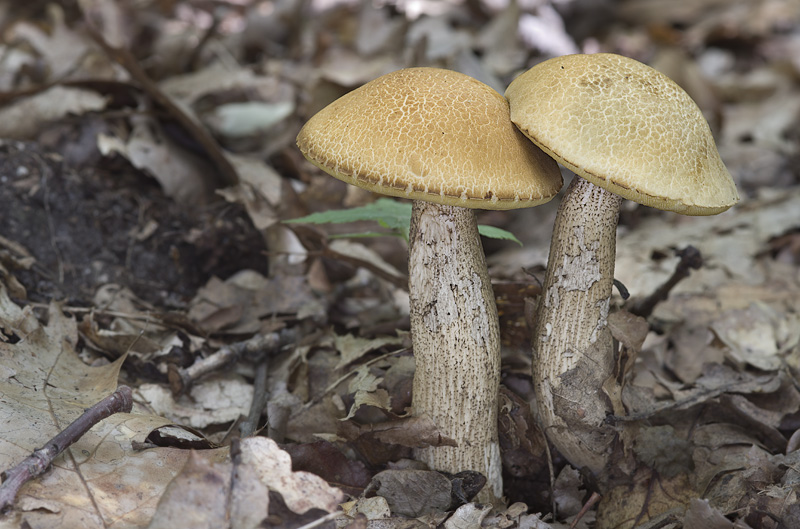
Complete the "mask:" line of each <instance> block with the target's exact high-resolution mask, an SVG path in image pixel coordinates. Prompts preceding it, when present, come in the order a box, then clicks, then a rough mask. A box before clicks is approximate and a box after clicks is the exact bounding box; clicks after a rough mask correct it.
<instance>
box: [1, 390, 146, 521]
mask: <svg viewBox="0 0 800 529" xmlns="http://www.w3.org/2000/svg"><path fill="white" fill-rule="evenodd" d="M132 406H133V392H132V391H131V388H129V387H128V386H120V387H119V388H118V389H117V391H115V392H114V393H112V394H111V395H109V396H108V397H106V398H104V399H103V400H101V401H100V402H98V403H97V404H95V405H94V406H92V407H91V408H89V409H88V410H86V411H85V412H84V413H83V414H82V415H81V416H80V417H78V418H77V419H75V420H74V421H72V422H71V423H70V425H69V426H67V427H66V428H64V430H62V431H61V432H60V433H59V434H57V435H56V436H55V437H53V438H52V439H50V440H49V441H48V442H47V444H45V445H44V446H43V447H42V448H39V449H38V450H34V452H33V454H31V455H29V456H28V457H26V458H25V459H24V460H23V461H22V462H21V463H20V464H18V465H17V466H15V467H14V468H10V469H8V470H6V471H5V472H3V474H2V477H3V484H2V485H0V512H2V511H5V510H6V509H8V508H9V507H11V506H12V505H13V504H14V499H15V498H16V497H17V492H19V489H20V488H22V486H23V485H24V484H25V483H27V482H28V481H30V480H31V479H33V478H35V477H37V476H40V475H41V474H43V473H44V472H45V470H47V468H48V467H49V466H50V465H51V464H52V463H53V460H54V459H55V458H56V457H58V455H59V454H60V453H61V452H63V451H64V450H65V449H66V448H67V447H69V446H70V445H72V444H73V443H74V442H75V441H77V440H78V439H80V438H81V437H83V434H85V433H86V432H88V431H89V430H90V429H91V428H92V427H93V426H94V425H96V424H97V423H99V422H100V421H102V420H103V419H106V418H108V417H110V416H112V415H114V414H115V413H129V412H130V411H131V407H132Z"/></svg>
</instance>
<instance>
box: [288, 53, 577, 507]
mask: <svg viewBox="0 0 800 529" xmlns="http://www.w3.org/2000/svg"><path fill="white" fill-rule="evenodd" d="M297 145H298V146H299V147H300V150H301V151H302V152H303V155H304V156H305V157H306V158H307V159H308V160H309V161H310V162H311V163H313V164H314V165H316V166H317V167H319V168H320V169H322V170H323V171H325V172H327V173H329V174H331V175H332V176H334V177H336V178H338V179H340V180H343V181H345V182H347V183H349V184H353V185H356V186H358V187H361V188H364V189H368V190H370V191H374V192H376V193H381V194H384V195H391V196H395V197H403V198H409V199H412V200H413V207H412V218H411V229H410V232H409V258H408V259H409V265H408V268H409V294H410V313H411V314H410V315H411V336H412V343H413V347H414V357H415V362H416V371H415V375H414V385H413V398H412V406H413V413H414V415H428V416H429V417H430V418H431V419H432V420H433V421H434V423H435V424H436V426H437V427H438V429H439V432H440V433H441V434H442V435H444V436H446V437H449V438H452V439H454V440H455V441H456V443H457V446H456V447H448V446H442V447H426V448H419V449H417V450H416V451H415V456H416V457H417V458H418V459H420V460H422V461H424V462H426V463H427V464H428V465H429V466H430V467H431V468H432V469H435V470H443V471H446V472H451V473H456V472H460V471H464V470H474V471H478V472H481V473H482V474H484V475H485V476H486V478H487V485H488V487H487V488H485V489H484V492H482V493H481V495H479V500H482V501H488V500H491V499H492V497H495V498H499V497H500V495H501V494H502V477H501V462H500V452H499V447H498V440H497V406H498V388H499V381H500V339H499V325H498V318H497V308H496V306H495V301H494V295H493V292H492V286H491V283H490V281H489V275H488V271H487V269H486V261H485V258H484V255H483V250H482V247H481V241H480V237H479V235H478V231H477V221H476V217H475V212H474V209H472V208H480V209H496V210H499V209H512V208H522V207H528V206H534V205H537V204H541V203H544V202H547V201H548V200H550V199H551V198H552V197H553V196H555V194H556V193H557V192H558V190H559V188H560V187H561V185H562V180H561V174H560V172H559V170H558V166H557V164H556V163H555V162H554V161H553V160H552V159H550V158H549V157H548V156H547V155H545V154H544V153H543V152H541V151H540V150H539V149H538V148H536V147H535V146H534V145H533V144H531V143H530V142H529V141H528V140H527V139H525V137H524V136H523V135H522V134H521V133H520V132H519V131H518V130H517V129H516V128H515V127H514V125H513V124H512V123H511V120H510V119H509V114H508V102H507V101H506V100H505V99H504V98H503V96H502V95H500V94H499V93H497V92H496V91H495V90H493V89H492V88H490V87H488V86H487V85H485V84H483V83H481V82H479V81H477V80H475V79H473V78H471V77H468V76H466V75H464V74H460V73H457V72H453V71H450V70H443V69H436V68H409V69H405V70H399V71H396V72H393V73H390V74H387V75H384V76H382V77H379V78H378V79H375V80H373V81H371V82H369V83H367V84H365V85H364V86H362V87H360V88H358V89H356V90H354V91H352V92H350V93H348V94H346V95H345V96H343V97H341V98H340V99H338V100H336V101H334V102H333V103H331V104H330V105H329V106H327V107H326V108H324V109H322V110H321V111H320V112H319V113H317V114H316V115H314V116H313V117H312V118H311V119H310V120H309V121H308V123H306V124H305V126H304V127H303V128H302V130H301V131H300V134H299V135H298V137H297ZM487 489H488V491H487Z"/></svg>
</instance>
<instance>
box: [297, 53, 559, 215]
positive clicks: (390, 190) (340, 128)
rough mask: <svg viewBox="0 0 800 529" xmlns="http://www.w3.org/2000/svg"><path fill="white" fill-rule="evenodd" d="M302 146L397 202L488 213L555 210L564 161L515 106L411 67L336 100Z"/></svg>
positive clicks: (468, 83)
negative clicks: (519, 119) (527, 128)
mask: <svg viewBox="0 0 800 529" xmlns="http://www.w3.org/2000/svg"><path fill="white" fill-rule="evenodd" d="M297 145H298V146H299V147H300V150H301V151H302V152H303V155H304V156H305V157H306V158H307V159H308V160H309V161H311V163H313V164H314V165H316V166H317V167H319V168H320V169H322V170H323V171H325V172H327V173H329V174H331V175H332V176H335V177H336V178H338V179H340V180H343V181H345V182H347V183H349V184H353V185H356V186H358V187H362V188H364V189H368V190H370V191H374V192H376V193H381V194H384V195H391V196H396V197H403V198H410V199H416V200H426V201H428V202H435V203H438V204H445V205H451V206H463V207H471V208H480V209H513V208H522V207H528V206H534V205H537V204H541V203H544V202H547V201H548V200H550V199H551V198H553V196H555V194H556V193H557V192H558V190H559V189H560V188H561V185H562V180H561V173H560V172H559V170H558V166H557V165H556V163H555V162H554V161H553V160H552V159H551V158H550V157H548V156H547V155H546V154H544V153H543V152H542V151H540V150H539V149H538V148H536V147H535V146H534V145H532V144H531V142H530V141H528V140H527V139H526V138H525V136H524V135H523V134H521V133H520V132H519V130H517V128H516V127H515V126H514V125H513V124H512V123H511V120H510V119H509V111H508V102H507V101H506V99H505V98H504V97H503V96H502V95H500V94H498V93H497V92H496V91H495V90H493V89H492V88H490V87H489V86H487V85H485V84H483V83H481V82H479V81H477V80H475V79H473V78H471V77H469V76H467V75H464V74H461V73H458V72H454V71H450V70H442V69H437V68H409V69H406V70H398V71H396V72H393V73H390V74H387V75H384V76H382V77H379V78H378V79H375V80H374V81H371V82H369V83H367V84H365V85H364V86H362V87H360V88H358V89H356V90H354V91H352V92H350V93H348V94H346V95H345V96H343V97H341V98H340V99H338V100H336V101H334V102H333V103H331V104H330V105H328V106H327V107H325V108H324V109H322V110H321V111H320V112H318V113H317V114H316V115H314V116H313V117H312V118H311V119H310V120H309V121H308V123H306V124H305V126H304V127H303V128H302V130H301V131H300V134H299V135H298V136H297Z"/></svg>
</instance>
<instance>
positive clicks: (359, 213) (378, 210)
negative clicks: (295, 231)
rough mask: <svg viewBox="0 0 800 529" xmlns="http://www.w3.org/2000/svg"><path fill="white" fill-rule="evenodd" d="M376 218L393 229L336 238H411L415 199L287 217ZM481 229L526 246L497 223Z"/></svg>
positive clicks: (312, 220) (310, 220)
mask: <svg viewBox="0 0 800 529" xmlns="http://www.w3.org/2000/svg"><path fill="white" fill-rule="evenodd" d="M364 220H367V221H374V222H377V223H378V224H379V225H380V226H381V227H382V228H386V229H387V230H389V231H365V232H358V233H342V234H338V235H331V238H332V239H342V238H363V237H383V236H386V235H390V236H394V237H400V238H402V239H403V240H405V241H406V242H408V230H409V226H410V225H411V203H410V202H398V201H396V200H392V199H390V198H379V199H378V200H376V201H375V202H372V203H371V204H367V205H366V206H359V207H355V208H350V209H337V210H330V211H322V212H320V213H312V214H311V215H306V216H305V217H299V218H296V219H290V220H285V221H283V222H285V223H287V224H300V223H307V224H344V223H346V222H358V221H364ZM478 233H480V234H481V235H483V236H484V237H489V238H490V239H500V240H506V241H513V242H515V243H517V244H519V245H520V246H522V241H520V240H519V239H517V238H516V237H515V236H514V234H513V233H511V232H510V231H507V230H504V229H502V228H498V227H496V226H487V225H485V224H480V225H478Z"/></svg>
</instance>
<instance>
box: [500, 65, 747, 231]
mask: <svg viewBox="0 0 800 529" xmlns="http://www.w3.org/2000/svg"><path fill="white" fill-rule="evenodd" d="M506 97H507V98H508V100H509V102H510V104H511V120H512V121H513V122H514V123H515V124H516V125H517V126H518V127H519V128H520V130H522V132H524V133H525V135H526V136H528V137H529V138H530V139H531V141H533V143H535V144H536V145H538V146H539V147H540V148H541V149H542V150H544V151H545V152H547V153H548V154H549V155H550V156H552V157H553V158H555V159H556V160H558V161H559V162H561V163H562V164H563V165H564V166H565V167H567V168H568V169H570V170H572V171H573V172H575V174H577V175H579V176H581V177H583V178H586V179H587V180H589V181H590V182H592V183H594V184H596V185H598V186H601V187H603V188H605V189H607V190H609V191H612V192H614V193H617V194H618V195H621V196H622V197H624V198H627V199H630V200H633V201H635V202H639V203H640V204H644V205H647V206H652V207H655V208H659V209H664V210H669V211H675V212H677V213H683V214H684V215H714V214H717V213H721V212H723V211H725V210H726V209H728V208H729V207H731V206H733V205H734V204H735V203H736V202H738V200H739V194H738V193H737V192H736V185H735V184H734V182H733V179H732V178H731V175H730V173H728V170H727V169H726V168H725V165H724V164H723V163H722V160H721V159H720V156H719V153H718V152H717V148H716V146H715V145H714V138H713V136H712V135H711V130H710V129H709V127H708V123H707V122H706V120H705V118H704V117H703V114H702V113H701V112H700V109H699V108H698V107H697V105H696V104H695V103H694V101H692V99H691V98H690V97H689V95H688V94H687V93H686V92H684V91H683V90H682V89H681V88H680V87H679V86H678V85H677V84H675V83H674V82H673V81H672V80H671V79H670V78H669V77H667V76H665V75H663V74H661V73H659V72H658V71H656V70H654V69H653V68H651V67H649V66H646V65H644V64H642V63H640V62H638V61H635V60H633V59H629V58H627V57H623V56H620V55H615V54H610V53H598V54H593V55H566V56H563V57H556V58H554V59H550V60H547V61H545V62H542V63H540V64H537V65H536V66H534V67H533V68H531V69H530V70H528V71H527V72H525V73H524V74H522V75H520V76H519V77H517V78H516V79H515V80H514V81H513V82H512V83H511V85H510V86H509V87H508V90H506Z"/></svg>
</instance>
